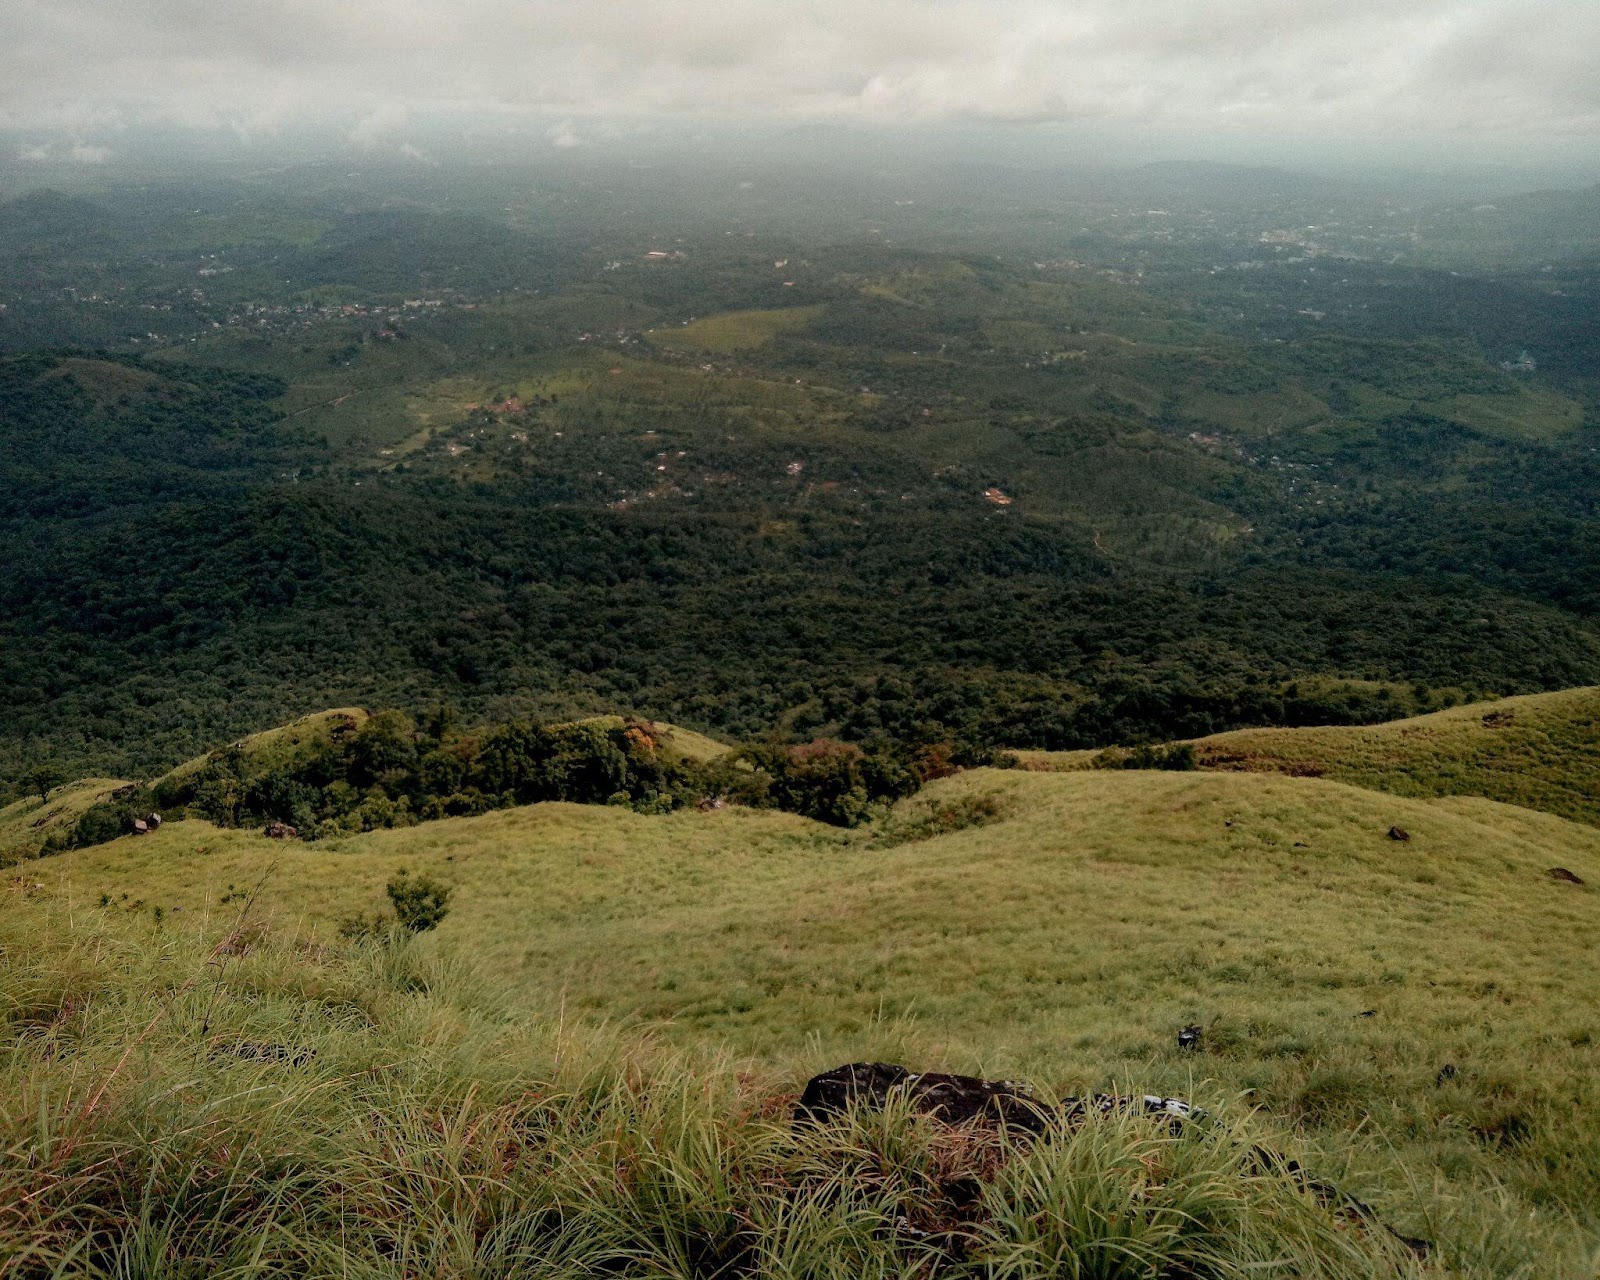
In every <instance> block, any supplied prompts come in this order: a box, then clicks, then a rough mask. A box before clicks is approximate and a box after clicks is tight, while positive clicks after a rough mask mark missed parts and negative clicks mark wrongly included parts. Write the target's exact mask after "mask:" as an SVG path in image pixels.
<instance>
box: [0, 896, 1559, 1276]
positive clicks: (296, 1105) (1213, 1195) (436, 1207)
mask: <svg viewBox="0 0 1600 1280" xmlns="http://www.w3.org/2000/svg"><path fill="white" fill-rule="evenodd" d="M0 1050H3V1052H0V1099H4V1100H5V1101H4V1105H0V1149H3V1150H4V1151H5V1152H6V1156H7V1158H6V1160H4V1161H0V1209H3V1212H0V1270H3V1271H4V1272H5V1274H7V1275H16V1276H28V1277H32V1276H41V1277H43V1276H60V1277H67V1276H73V1277H90V1276H94V1277H100V1276H106V1277H135V1276H137V1277H145V1278H148V1280H155V1278H156V1277H171V1278H172V1280H179V1278H183V1280H188V1278H190V1277H196V1278H198V1277H207V1278H208V1280H209V1278H210V1277H228V1278H230V1280H232V1278H242V1277H276V1276H296V1277H306V1278H308V1280H333V1278H334V1277H339V1278H340V1280H346V1278H348V1277H351V1276H360V1277H366V1278H368V1280H403V1278H404V1280H409V1278H411V1277H419V1276H431V1277H463V1278H465V1277H477V1278H480V1280H512V1278H515V1280H573V1278H575V1277H579V1276H618V1277H637V1278H638V1280H644V1278H645V1277H657V1278H663V1277H683V1278H684V1280H689V1278H690V1277H697V1278H698V1277H705V1278H707V1280H709V1278H710V1277H725V1278H726V1280H736V1278H752V1280H753V1278H754V1277H762V1278H791V1280H801V1278H802V1277H804V1278H806V1280H862V1278H863V1277H881V1278H883V1280H888V1278H889V1277H903V1278H905V1280H911V1278H912V1277H917V1278H918V1280H935V1278H936V1277H937V1278H938V1280H998V1278H999V1277H1018V1278H1019V1280H1020V1277H1024V1276H1039V1275H1044V1274H1051V1275H1057V1274H1071V1275H1085V1276H1087V1275H1103V1276H1111V1275H1118V1276H1135V1275H1138V1276H1156V1275H1162V1276H1179V1275H1183V1276H1208V1277H1214V1278H1216V1280H1223V1278H1224V1277H1226V1278H1229V1280H1232V1278H1234V1277H1237V1278H1239V1280H1243V1278H1244V1277H1246V1276H1252V1277H1262V1276H1265V1277H1284V1278H1285V1280H1287V1278H1288V1277H1291V1276H1293V1277H1311V1276H1316V1277H1320V1278H1322V1280H1367V1278H1368V1277H1374V1276H1387V1277H1395V1278H1396V1280H1399V1278H1400V1277H1415V1276H1417V1275H1418V1268H1417V1263H1416V1261H1415V1259H1414V1258H1413V1257H1412V1256H1411V1255H1410V1254H1409V1253H1408V1251H1407V1250H1406V1249H1405V1248H1404V1247H1403V1246H1402V1244H1401V1243H1400V1242H1399V1241H1398V1240H1396V1239H1394V1238H1393V1237H1391V1236H1390V1235H1389V1233H1388V1232H1387V1231H1385V1230H1384V1229H1383V1227H1381V1226H1379V1225H1378V1224H1376V1223H1373V1222H1370V1221H1363V1220H1361V1219H1359V1218H1353V1217H1351V1216H1349V1215H1340V1214H1339V1213H1337V1212H1336V1211H1335V1209H1334V1208H1333V1207H1332V1206H1330V1205H1327V1204H1324V1203H1321V1202H1319V1200H1318V1199H1317V1198H1316V1196H1315V1195H1314V1194H1313V1193H1312V1192H1311V1190H1310V1188H1308V1187H1307V1186H1305V1185H1304V1181H1303V1179H1299V1178H1296V1177H1295V1176H1294V1175H1293V1173H1292V1171H1291V1166H1289V1165H1287V1164H1286V1163H1284V1161H1285V1160H1288V1159H1291V1158H1293V1156H1294V1154H1295V1153H1300V1154H1305V1153H1304V1152H1302V1151H1301V1148H1300V1146H1299V1144H1298V1143H1297V1142H1296V1139H1295V1136H1294V1135H1293V1134H1292V1133H1290V1132H1288V1131H1287V1130H1286V1128H1284V1127H1283V1126H1281V1125H1273V1124H1272V1123H1270V1122H1268V1121H1266V1120H1265V1119H1264V1117H1261V1116H1259V1115H1254V1116H1252V1115H1249V1114H1248V1113H1247V1109H1246V1108H1243V1107H1235V1108H1233V1109H1232V1111H1231V1113H1230V1114H1227V1115H1219V1116H1214V1117H1208V1118H1206V1119H1205V1120H1203V1121H1200V1122H1196V1123H1191V1124H1187V1125H1184V1126H1182V1127H1181V1128H1180V1129H1174V1127H1173V1126H1172V1125H1170V1124H1169V1123H1163V1122H1161V1121H1157V1120H1150V1119H1145V1118H1142V1117H1139V1116H1134V1115H1128V1114H1116V1115H1111V1116H1105V1117H1102V1116H1098V1115H1095V1114H1093V1113H1091V1114H1090V1116H1088V1117H1087V1118H1085V1119H1084V1120H1083V1121H1081V1122H1077V1123H1072V1124H1064V1125H1059V1126H1056V1127H1054V1128H1053V1129H1052V1130H1051V1131H1049V1132H1048V1133H1047V1134H1046V1135H1045V1136H1044V1140H1042V1141H1035V1142H1018V1141H1011V1140H1008V1139H1007V1137H1006V1136H1005V1135H1004V1134H1003V1133H1000V1132H997V1131H995V1130H993V1129H988V1128H977V1129H963V1130H951V1129H949V1128H947V1127H944V1126H940V1125H937V1124H934V1123H931V1122H928V1121H924V1120H920V1119H918V1118H915V1117H911V1116H908V1115H907V1114H906V1113H905V1112H904V1110H894V1111H890V1112H889V1113H887V1114H881V1115H861V1116H856V1117H848V1118H845V1119H843V1120H836V1121H834V1122H833V1123H830V1124H827V1125H825V1126H821V1127H811V1128H808V1129H805V1130H803V1131H798V1132H797V1131H795V1130H793V1129H791V1126H790V1124H789V1112H790V1107H791V1105H792V1103H793V1098H794V1095H793V1092H792V1087H793V1084H794V1083H795V1082H794V1080H793V1078H792V1077H790V1076H786V1075H785V1074H782V1073H772V1072H764V1071H749V1070H740V1069H738V1066H737V1064H734V1063H729V1062H711V1063H699V1064H694V1065H691V1064H689V1063H686V1062H685V1061H683V1060H682V1059H681V1058H675V1057H673V1056H672V1055H670V1054H665V1053H662V1052H659V1051H654V1052H653V1051H652V1050H651V1049H650V1047H649V1046H647V1045H638V1044H630V1043H628V1041H627V1040H626V1039H623V1038H620V1037H615V1036H605V1035H596V1034H588V1033H582V1032H574V1031H573V1030H572V1029H571V1028H569V1027H562V1026H559V1025H549V1024H546V1025H521V1026H508V1025H507V1023H506V1021H505V1019H504V1018H502V1017H500V1016H499V1015H498V1014H497V1012H496V1010H495V1009H494V1007H493V1001H492V989H490V988H487V987H486V986H485V985H484V984H483V983H482V982H480V981H476V980H474V979H473V978H472V977H471V976H470V975H469V974H467V973H466V972H465V971H464V968H463V966H462V965H461V964H460V963H458V962H451V961H449V960H440V959H439V958H438V957H435V956H430V955H427V954H424V953H423V952H422V950H421V949H420V948H417V947H415V946H396V945H392V944H391V945H390V946H387V947H378V946H371V947H365V948H360V949H356V948H353V947H328V946H307V945H306V944H305V941H304V939H303V938H298V937H296V936H295V935H294V934H293V933H292V932H279V933H277V934H276V935H273V934H270V933H264V932H263V930H262V929H261V928H260V927H259V922H258V921H256V920H254V919H252V918H251V915H250V904H248V903H247V904H245V906H244V907H243V908H241V909H240V910H239V911H237V912H236V913H235V914H234V916H233V918H232V919H231V921H229V922H228V925H227V926H225V927H224V928H222V929H220V930H216V931H212V932H209V933H208V932H205V931H198V930H193V929H183V928H178V929H174V928H170V927H169V928H168V929H166V930H164V931H161V932H157V933H153V934H152V932H151V931H150V930H149V928H148V926H147V924H143V923H142V922H140V921H138V920H137V919H131V918H126V917H119V916H117V915H114V914H107V913H85V912H83V911H81V910H79V911H74V910H72V909H71V908H70V907H68V908H66V909H63V905H62V904H61V903H60V902H59V901H57V900H53V899H50V898H49V897H46V896H44V895H42V894H32V895H26V896H24V897H23V898H22V900H20V901H18V902H16V903H14V904H13V907H12V909H11V910H9V911H8V912H6V913H5V914H4V915H0ZM1267 1151H1275V1152H1277V1153H1278V1155H1279V1156H1280V1157H1281V1159H1278V1160H1274V1159H1273V1158H1272V1157H1271V1156H1267V1155H1265V1154H1264V1153H1265V1152H1267ZM974 1193H976V1194H974ZM1502 1252H1503V1251H1502ZM1478 1253H1481V1250H1475V1249H1474V1250H1469V1251H1457V1250H1454V1249H1453V1248H1452V1250H1451V1252H1450V1254H1449V1255H1448V1256H1449V1257H1450V1259H1451V1260H1452V1261H1461V1262H1464V1263H1467V1264H1468V1265H1469V1266H1471V1265H1472V1264H1473V1263H1474V1262H1475V1260H1476V1259H1475V1255H1476V1254H1478ZM1545 1255H1546V1257H1549V1256H1551V1251H1550V1250H1549V1249H1548V1248H1547V1249H1546V1250H1545ZM1436 1256H1437V1255H1436ZM1459 1273H1464V1274H1474V1273H1476V1274H1484V1273H1483V1272H1482V1271H1481V1269H1479V1268H1476V1267H1472V1270H1471V1271H1468V1272H1459ZM1545 1274H1552V1273H1550V1272H1546V1273H1545Z"/></svg>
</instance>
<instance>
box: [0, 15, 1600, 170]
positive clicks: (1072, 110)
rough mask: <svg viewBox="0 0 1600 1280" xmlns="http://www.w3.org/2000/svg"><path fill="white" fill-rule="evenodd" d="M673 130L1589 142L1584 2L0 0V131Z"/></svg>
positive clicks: (536, 138)
mask: <svg viewBox="0 0 1600 1280" xmlns="http://www.w3.org/2000/svg"><path fill="white" fill-rule="evenodd" d="M686 122H694V125H695V127H700V126H702V125H704V124H705V123H706V122H712V123H714V124H717V125H720V126H724V127H726V126H736V125H743V126H764V127H770V126H779V127H784V126H790V127H792V126H805V127H808V128H812V127H816V126H819V125H826V126H842V127H855V128H861V127H870V128H873V129H890V130H893V129H906V130H921V131H923V133H924V134H925V133H926V131H927V130H929V129H940V128H949V129H951V130H952V131H954V132H959V131H960V130H961V129H968V130H970V129H972V128H974V127H978V128H981V129H983V130H990V131H993V130H1004V131H1010V132H1011V133H1013V134H1015V135H1016V136H1029V135H1030V134H1031V133H1038V132H1039V131H1046V132H1048V131H1050V130H1054V131H1056V132H1057V134H1058V135H1059V133H1060V132H1061V131H1062V130H1074V131H1080V132H1082V133H1083V134H1085V135H1089V134H1094V133H1101V134H1103V135H1104V136H1107V137H1138V136H1143V137H1146V138H1169V139H1184V138H1204V139H1210V140H1213V141H1214V142H1220V143H1222V144H1227V143H1228V142H1229V141H1230V140H1231V141H1233V142H1238V141H1240V140H1243V141H1246V142H1249V141H1257V142H1271V141H1272V140H1274V139H1277V140H1283V141H1285V142H1286V143H1292V142H1293V141H1294V140H1297V139H1298V140H1304V139H1307V138H1321V139H1324V140H1332V141H1337V142H1339V143H1341V144H1344V145H1357V146H1359V145H1362V144H1363V143H1371V144H1372V145H1374V146H1379V145H1384V144H1387V143H1393V142H1397V141H1398V142H1406V143H1410V144H1424V145H1432V144H1438V145H1442V146H1447V147H1450V146H1455V147H1463V148H1467V149H1470V148H1472V147H1474V146H1478V147H1481V148H1485V149H1487V150H1496V149H1498V150H1499V151H1500V152H1502V153H1508V154H1509V153H1515V152H1517V151H1518V150H1519V149H1522V148H1527V147H1536V148H1544V149H1546V150H1550V149H1561V148H1576V149H1586V150H1587V151H1588V152H1591V153H1592V152H1594V151H1596V150H1600V148H1597V144H1600V0H5V3H4V4H3V5H0V133H3V134H4V135H5V136H6V137H7V138H9V139H11V140H12V142H11V144H10V145H11V147H12V149H13V152H14V156H15V158H17V159H20V160H22V161H29V160H35V161H39V162H54V163H72V164H83V165H97V164H104V163H107V162H109V161H111V160H113V159H114V158H116V157H117V156H118V154H119V153H120V152H123V151H125V150H126V149H127V148H128V147H130V146H131V145H133V140H134V139H136V138H138V137H140V136H141V133H142V132H143V133H148V132H150V131H152V130H155V131H162V136H167V137H177V136H190V137H207V136H209V137H212V138H214V139H219V140H222V141H224V142H226V143H227V144H228V145H230V146H236V147H239V148H244V149H248V148H250V147H268V146H270V145H272V143H273V141H274V140H275V139H282V138H284V137H288V136H309V135H311V134H315V135H317V136H319V137H322V138H325V139H327V140H330V141H332V142H336V143H337V144H338V145H340V146H342V147H345V148H348V149H354V150H357V151H366V152H371V153H375V154H386V155H393V156H398V157H406V156H411V157H414V158H417V159H427V158H429V157H430V156H431V155H433V154H435V153H437V152H438V151H439V149H440V148H441V146H443V147H445V148H448V147H449V146H450V145H451V144H450V139H451V137H452V135H456V136H459V138H462V139H468V138H472V137H484V136H491V135H495V134H497V133H498V134H501V135H506V136H518V137H523V138H526V139H527V140H528V144H529V146H530V147H534V148H543V149H548V150H550V151H556V152H559V151H568V152H570V151H577V150H579V149H582V148H602V149H603V148H605V147H606V146H608V145H612V144H615V143H617V142H618V141H619V140H623V139H626V138H628V137H630V136H636V135H637V134H639V133H641V132H644V133H648V132H651V131H656V132H658V133H659V132H660V131H662V130H670V129H672V128H674V127H678V125H679V124H680V123H683V124H684V127H687V123H686Z"/></svg>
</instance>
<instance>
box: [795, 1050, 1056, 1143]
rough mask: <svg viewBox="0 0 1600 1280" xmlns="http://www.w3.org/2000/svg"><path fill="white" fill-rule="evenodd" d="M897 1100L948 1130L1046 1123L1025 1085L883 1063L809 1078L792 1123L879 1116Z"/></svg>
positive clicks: (1033, 1128)
mask: <svg viewBox="0 0 1600 1280" xmlns="http://www.w3.org/2000/svg"><path fill="white" fill-rule="evenodd" d="M900 1097H903V1098H905V1099H906V1100H907V1101H908V1102H909V1103H910V1106H911V1109H912V1110H913V1111H916V1112H919V1113H920V1114H922V1115H927V1116H932V1117H933V1118H935V1119H937V1120H942V1121H944V1122H945V1123H946V1124H951V1125H959V1124H966V1123H968V1122H970V1121H973V1120H979V1119H983V1120H991V1121H1000V1122H1003V1123H1005V1124H1006V1125H1009V1126H1011V1127H1014V1128H1019V1129H1026V1130H1027V1131H1028V1132H1030V1133H1041V1132H1043V1130H1044V1128H1045V1126H1046V1124H1047V1123H1048V1113H1047V1111H1046V1109H1045V1108H1044V1107H1042V1106H1041V1105H1040V1104H1039V1103H1037V1102H1035V1101H1034V1100H1033V1099H1032V1098H1030V1097H1029V1096H1028V1092H1027V1089H1026V1086H1023V1085H1018V1084H1013V1083H1012V1082H1011V1081H1009V1080H1000V1081H995V1080H980V1079H978V1078H977V1077H976V1076H957V1075H947V1074H945V1073H944V1072H939V1071H923V1072H916V1071H907V1070H906V1069H905V1068H904V1067H899V1066H894V1065H891V1064H889V1063H884V1062H852V1063H849V1064H847V1065H846V1066H842V1067H835V1068H834V1069H833V1070H832V1071H825V1072H823V1073H822V1074H821V1075H819V1076H813V1077H812V1078H811V1079H810V1080H808V1081H807V1082H806V1087H805V1092H804V1093H802V1094H801V1095H800V1102H799V1105H798V1106H796V1107H795V1112H794V1120H795V1123H796V1124H805V1123H812V1124H815V1123H820V1122H822V1121H825V1120H828V1119H831V1118H832V1117H834V1116H839V1115H843V1114H845V1113H846V1112H848V1111H850V1110H851V1109H852V1108H856V1107H859V1108H863V1109H865V1110H869V1111H881V1110H883V1108H884V1107H885V1106H887V1105H888V1104H889V1101H890V1100H891V1099H892V1098H900Z"/></svg>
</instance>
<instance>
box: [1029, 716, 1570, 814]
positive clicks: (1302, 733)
mask: <svg viewBox="0 0 1600 1280" xmlns="http://www.w3.org/2000/svg"><path fill="white" fill-rule="evenodd" d="M1193 745H1194V748H1195V761H1196V764H1197V765H1198V766H1199V767H1200V768H1201V769H1208V770H1211V769H1214V770H1221V771H1226V772H1232V773H1278V774H1287V775H1288V776H1290V777H1299V778H1327V779H1330V780H1334V781H1338V782H1348V783H1351V784H1353V785H1355V786H1358V787H1370V788H1372V789H1374V790H1377V791H1389V792H1393V793H1395V794H1396V795H1404V796H1433V797H1438V796H1478V797H1482V798H1484V799H1488V800H1497V801H1500V802H1502V803H1504V804H1509V805H1517V806H1520V807H1522V808H1525V809H1537V810H1540V811H1541V812H1544V813H1553V814H1555V815H1557V816H1558V817H1563V818H1570V819H1572V820H1573V821H1575V822H1583V823H1587V824H1588V825H1590V826H1600V793H1597V788H1596V786H1595V762H1596V761H1597V760H1600V688H1584V689H1563V690H1561V691H1560V692H1557V693H1542V694H1531V695H1528V696H1526V697H1520V698H1500V699H1497V700H1495V701H1492V702H1475V703H1470V704H1468V705H1466V706H1460V707H1451V708H1450V709H1448V710H1446V711H1436V712H1434V713H1432V714H1431V715H1423V716H1412V717H1409V718H1407V719H1403V720H1391V721H1388V722H1387V723H1384V724H1375V725H1322V726H1317V727H1314V728H1304V729H1240V730H1236V731H1234V732H1232V733H1218V734H1213V735H1211V736H1210V737H1206V738H1196V739H1194V740H1193ZM1017 754H1018V757H1019V759H1020V761H1021V763H1022V765H1023V766H1024V767H1025V768H1029V769H1037V770H1041V771H1044V772H1052V771H1072V770H1079V769H1094V768H1097V767H1100V766H1103V765H1105V764H1107V763H1113V762H1115V761H1116V760H1117V759H1119V756H1118V753H1116V752H1112V753H1110V754H1109V755H1107V754H1105V753H1102V752H1098V751H1090V750H1084V751H1022V752H1018V753H1017Z"/></svg>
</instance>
